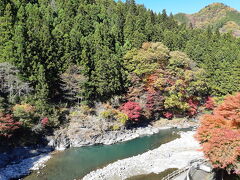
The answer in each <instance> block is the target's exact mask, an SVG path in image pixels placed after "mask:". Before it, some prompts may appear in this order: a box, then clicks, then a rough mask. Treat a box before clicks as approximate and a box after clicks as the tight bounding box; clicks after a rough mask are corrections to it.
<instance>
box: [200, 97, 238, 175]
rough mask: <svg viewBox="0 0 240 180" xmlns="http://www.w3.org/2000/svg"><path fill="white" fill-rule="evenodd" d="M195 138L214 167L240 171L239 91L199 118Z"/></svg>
mask: <svg viewBox="0 0 240 180" xmlns="http://www.w3.org/2000/svg"><path fill="white" fill-rule="evenodd" d="M196 138H197V139H198V140H199V141H200V143H201V144H202V150H203V152H204V154H205V156H206V157H207V158H209V160H210V161H211V162H212V164H213V166H214V167H215V168H224V169H226V170H228V172H230V171H234V172H235V173H240V161H239V158H240V93H238V94H237V95H235V96H229V97H227V98H226V99H225V100H224V102H223V103H222V104H221V105H219V106H218V107H216V108H215V109H214V110H213V114H208V115H204V116H203V117H202V118H201V126H200V127H199V128H198V131H197V134H196Z"/></svg>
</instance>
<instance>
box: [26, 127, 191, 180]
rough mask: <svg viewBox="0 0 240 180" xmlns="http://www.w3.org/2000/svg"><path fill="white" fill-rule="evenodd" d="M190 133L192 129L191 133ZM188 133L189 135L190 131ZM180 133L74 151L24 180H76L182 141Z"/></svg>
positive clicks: (166, 132) (170, 131) (55, 158)
mask: <svg viewBox="0 0 240 180" xmlns="http://www.w3.org/2000/svg"><path fill="white" fill-rule="evenodd" d="M187 130H189V129H187ZM187 130H185V131H187ZM179 131H180V130H177V129H166V130H161V131H160V132H159V133H157V134H154V135H151V136H145V137H140V138H137V139H134V140H131V141H127V142H123V143H118V144H114V145H98V146H90V147H81V148H71V149H68V150H66V151H64V152H61V153H58V154H56V155H54V156H53V158H52V159H50V160H49V161H48V162H47V163H46V167H45V168H43V169H42V170H41V171H40V172H39V173H37V172H34V173H32V174H31V175H29V176H28V177H26V178H24V180H60V179H61V180H73V179H77V178H78V179H79V178H82V177H83V176H85V175H86V174H88V173H89V172H91V171H93V170H96V169H98V168H100V167H103V166H105V165H107V164H109V163H112V162H114V161H117V160H120V159H124V158H128V157H131V156H135V155H138V154H142V153H144V152H146V151H148V150H152V149H155V148H157V147H159V146H160V145H161V144H165V143H168V142H170V141H173V140H174V139H176V138H178V137H179V135H178V134H177V132H179Z"/></svg>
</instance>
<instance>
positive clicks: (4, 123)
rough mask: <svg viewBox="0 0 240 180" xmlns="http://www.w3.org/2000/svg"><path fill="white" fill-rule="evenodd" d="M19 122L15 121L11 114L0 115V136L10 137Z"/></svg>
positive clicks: (18, 125)
mask: <svg viewBox="0 0 240 180" xmlns="http://www.w3.org/2000/svg"><path fill="white" fill-rule="evenodd" d="M20 125H21V123H20V122H16V121H14V119H13V116H12V115H10V114H6V115H5V116H2V117H0V136H5V137H11V136H12V133H13V132H14V131H15V130H16V129H18V128H19V127H20Z"/></svg>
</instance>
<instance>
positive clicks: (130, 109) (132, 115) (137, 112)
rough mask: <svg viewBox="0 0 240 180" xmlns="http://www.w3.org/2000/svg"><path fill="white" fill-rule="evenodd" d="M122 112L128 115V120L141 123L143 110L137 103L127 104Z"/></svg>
mask: <svg viewBox="0 0 240 180" xmlns="http://www.w3.org/2000/svg"><path fill="white" fill-rule="evenodd" d="M120 109H121V110H122V112H124V113H125V114H127V116H128V118H129V119H130V120H132V121H139V120H140V119H141V116H142V108H141V106H140V105H139V104H138V103H136V102H131V101H129V102H127V103H125V104H123V105H122V107H121V108H120Z"/></svg>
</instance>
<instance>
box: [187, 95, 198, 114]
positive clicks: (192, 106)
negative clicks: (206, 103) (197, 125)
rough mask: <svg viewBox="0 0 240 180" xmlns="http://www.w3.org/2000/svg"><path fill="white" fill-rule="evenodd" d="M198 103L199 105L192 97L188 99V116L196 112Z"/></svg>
mask: <svg viewBox="0 0 240 180" xmlns="http://www.w3.org/2000/svg"><path fill="white" fill-rule="evenodd" d="M198 105H199V101H196V100H193V99H189V100H188V106H189V109H188V115H189V116H194V115H196V114H197V113H198V111H197V109H198Z"/></svg>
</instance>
